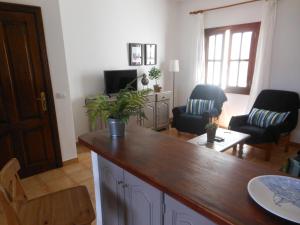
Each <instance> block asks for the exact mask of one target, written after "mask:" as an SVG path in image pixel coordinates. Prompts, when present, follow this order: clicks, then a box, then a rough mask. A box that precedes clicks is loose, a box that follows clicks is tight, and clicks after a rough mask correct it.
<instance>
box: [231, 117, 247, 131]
mask: <svg viewBox="0 0 300 225" xmlns="http://www.w3.org/2000/svg"><path fill="white" fill-rule="evenodd" d="M247 119H248V115H242V116H233V117H231V120H230V122H229V129H234V128H235V127H240V126H243V125H245V124H246V123H247Z"/></svg>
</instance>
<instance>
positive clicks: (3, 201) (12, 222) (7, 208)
mask: <svg viewBox="0 0 300 225" xmlns="http://www.w3.org/2000/svg"><path fill="white" fill-rule="evenodd" d="M0 206H1V208H2V212H3V214H4V216H5V219H6V224H7V225H21V223H20V221H19V218H18V216H17V213H16V211H15V209H14V208H13V206H12V205H11V202H10V200H9V199H8V196H7V194H6V190H5V189H4V188H3V187H2V186H1V185H0Z"/></svg>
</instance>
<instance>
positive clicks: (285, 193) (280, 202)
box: [248, 175, 300, 223]
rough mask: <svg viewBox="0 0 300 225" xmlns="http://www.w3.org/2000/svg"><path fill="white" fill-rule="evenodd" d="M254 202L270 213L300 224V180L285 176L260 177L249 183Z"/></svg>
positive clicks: (249, 190)
mask: <svg viewBox="0 0 300 225" xmlns="http://www.w3.org/2000/svg"><path fill="white" fill-rule="evenodd" d="M248 192H249V194H250V196H251V197H252V198H253V200H254V201H255V202H256V203H257V204H259V205H260V206H261V207H263V208H265V209H266V210H268V211H269V212H271V213H273V214H275V215H277V216H280V217H282V218H284V219H286V220H289V221H292V222H296V223H300V180H299V179H296V178H291V177H285V176H275V175H267V176H259V177H255V178H253V179H252V180H250V181H249V183H248Z"/></svg>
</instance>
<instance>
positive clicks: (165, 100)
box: [85, 91, 172, 130]
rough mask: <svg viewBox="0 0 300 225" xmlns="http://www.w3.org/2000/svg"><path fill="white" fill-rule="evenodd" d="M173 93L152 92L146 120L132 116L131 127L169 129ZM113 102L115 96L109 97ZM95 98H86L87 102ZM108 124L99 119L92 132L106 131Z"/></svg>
mask: <svg viewBox="0 0 300 225" xmlns="http://www.w3.org/2000/svg"><path fill="white" fill-rule="evenodd" d="M171 94H172V92H171V91H162V92H152V93H150V94H149V95H148V96H147V99H148V100H147V102H146V103H145V107H144V109H143V110H144V112H145V115H146V118H147V119H146V118H141V117H139V116H132V117H131V118H130V119H129V122H128V123H129V124H130V125H138V126H142V127H146V128H151V129H153V130H163V129H168V128H169V115H170V99H171ZM108 96H109V97H110V98H111V101H114V95H108ZM92 99H93V96H91V97H88V98H86V100H85V102H86V103H87V102H88V101H89V100H92ZM106 127H107V124H106V122H105V121H103V120H102V119H100V118H99V120H98V122H97V125H96V128H95V129H92V126H90V130H101V129H105V128H106Z"/></svg>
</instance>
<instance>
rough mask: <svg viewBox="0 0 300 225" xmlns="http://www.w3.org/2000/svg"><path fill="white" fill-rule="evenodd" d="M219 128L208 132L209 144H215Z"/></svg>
mask: <svg viewBox="0 0 300 225" xmlns="http://www.w3.org/2000/svg"><path fill="white" fill-rule="evenodd" d="M216 132H217V128H210V129H207V130H206V133H207V142H209V143H213V142H214V141H215V137H216Z"/></svg>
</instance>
